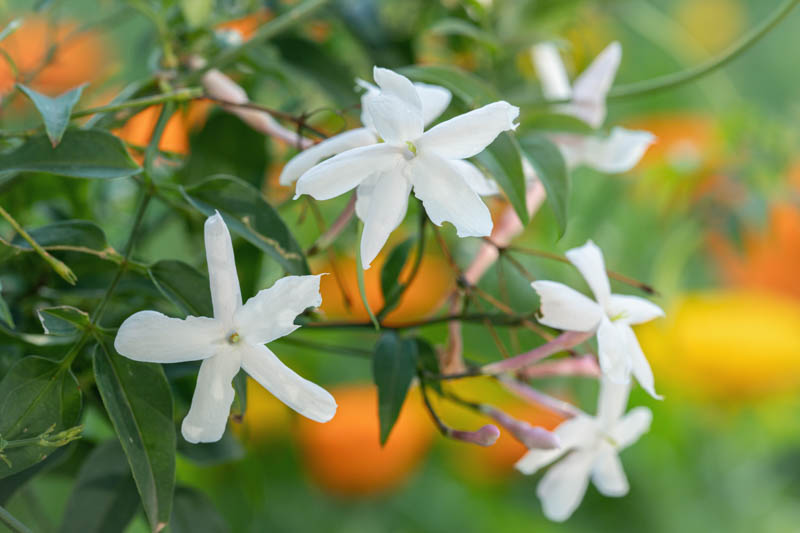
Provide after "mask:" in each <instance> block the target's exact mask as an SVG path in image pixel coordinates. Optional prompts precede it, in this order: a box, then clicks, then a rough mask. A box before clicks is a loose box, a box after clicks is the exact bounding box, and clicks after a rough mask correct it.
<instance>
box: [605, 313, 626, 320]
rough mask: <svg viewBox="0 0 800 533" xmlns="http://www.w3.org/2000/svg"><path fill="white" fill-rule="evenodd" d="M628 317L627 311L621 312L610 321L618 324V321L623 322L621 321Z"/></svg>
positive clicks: (610, 318) (611, 317)
mask: <svg viewBox="0 0 800 533" xmlns="http://www.w3.org/2000/svg"><path fill="white" fill-rule="evenodd" d="M626 316H627V313H626V312H625V311H620V312H619V313H617V314H616V315H614V316H610V317H608V318H609V320H611V322H616V321H617V320H621V319H623V318H625V317H626Z"/></svg>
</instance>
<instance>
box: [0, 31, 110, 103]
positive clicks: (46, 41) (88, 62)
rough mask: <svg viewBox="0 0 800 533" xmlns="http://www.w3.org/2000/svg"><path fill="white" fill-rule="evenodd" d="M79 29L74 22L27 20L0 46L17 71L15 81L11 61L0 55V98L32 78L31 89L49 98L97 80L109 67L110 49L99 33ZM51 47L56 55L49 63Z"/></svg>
mask: <svg viewBox="0 0 800 533" xmlns="http://www.w3.org/2000/svg"><path fill="white" fill-rule="evenodd" d="M77 29H78V24H77V23H76V22H74V21H71V20H64V19H62V20H59V21H55V22H53V21H50V20H47V19H45V18H43V17H39V16H32V15H31V16H26V17H25V18H24V20H23V22H22V25H21V26H20V27H19V28H17V30H16V31H15V32H14V33H12V34H11V35H9V36H8V37H6V38H5V39H4V40H3V41H2V42H0V49H2V50H3V51H4V52H5V53H6V54H8V56H9V57H11V58H12V59H13V61H14V64H15V65H16V67H17V70H18V77H17V79H15V78H14V75H13V71H12V69H11V67H10V66H9V64H8V61H7V60H6V58H5V57H3V56H2V55H0V94H2V93H6V92H8V91H10V90H11V89H13V87H14V82H15V81H24V80H26V79H27V78H28V77H31V78H32V79H31V80H30V81H29V82H28V85H30V86H31V87H33V88H34V89H36V90H37V91H40V92H43V93H45V94H49V95H56V94H60V93H62V92H64V91H67V90H69V89H72V88H74V87H76V86H78V85H80V84H81V83H84V82H89V81H93V80H96V79H97V78H98V77H99V76H100V75H101V74H102V73H103V71H104V70H105V68H106V67H107V65H108V50H109V45H108V43H107V42H106V41H105V39H102V38H101V36H100V34H99V33H97V32H96V31H93V30H90V31H80V32H77V31H76V30H77ZM51 46H55V52H54V53H53V56H52V57H51V58H50V59H49V60H47V55H48V53H49V51H50V49H51ZM40 69H41V70H40Z"/></svg>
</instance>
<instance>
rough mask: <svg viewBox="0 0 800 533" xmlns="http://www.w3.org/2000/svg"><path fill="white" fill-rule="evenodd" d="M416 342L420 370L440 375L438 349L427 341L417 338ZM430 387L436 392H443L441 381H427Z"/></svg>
mask: <svg viewBox="0 0 800 533" xmlns="http://www.w3.org/2000/svg"><path fill="white" fill-rule="evenodd" d="M414 342H416V343H417V365H418V367H419V369H420V370H422V371H424V372H427V373H429V374H439V373H441V372H440V370H439V358H438V357H437V356H436V349H435V348H434V347H433V346H431V343H429V342H428V341H426V340H425V339H420V338H416V339H414ZM426 384H427V386H428V387H431V388H433V389H434V390H436V391H439V392H441V391H442V383H441V381H433V380H431V381H427V382H426Z"/></svg>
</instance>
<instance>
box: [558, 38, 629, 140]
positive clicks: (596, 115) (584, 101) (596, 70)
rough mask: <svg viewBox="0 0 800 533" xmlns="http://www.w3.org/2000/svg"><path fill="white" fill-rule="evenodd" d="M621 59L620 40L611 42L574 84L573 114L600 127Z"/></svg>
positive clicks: (593, 125)
mask: <svg viewBox="0 0 800 533" xmlns="http://www.w3.org/2000/svg"><path fill="white" fill-rule="evenodd" d="M621 59H622V46H620V44H619V43H618V42H613V43H611V44H610V45H608V46H607V47H606V48H605V50H603V51H602V52H600V54H599V55H598V56H597V57H596V58H595V60H594V61H592V64H591V65H589V66H588V67H587V68H586V70H584V71H583V72H582V73H581V75H580V76H578V77H577V78H576V79H575V82H574V83H573V85H572V104H570V108H571V109H572V114H574V116H576V117H577V118H579V119H581V120H583V121H584V122H586V123H587V124H589V125H590V126H592V127H594V128H599V127H600V126H601V125H602V124H603V121H604V120H605V118H606V94H607V93H608V90H609V89H610V88H611V84H612V83H613V82H614V77H615V76H616V75H617V68H619V63H620V60H621Z"/></svg>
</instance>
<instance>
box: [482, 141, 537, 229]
mask: <svg viewBox="0 0 800 533" xmlns="http://www.w3.org/2000/svg"><path fill="white" fill-rule="evenodd" d="M476 159H477V160H478V162H479V163H480V164H481V165H482V166H483V167H485V168H486V170H488V171H489V173H490V174H491V175H492V177H493V178H494V180H495V181H496V182H497V184H498V185H500V188H501V189H503V192H504V193H506V196H507V197H508V201H509V202H511V205H512V206H513V207H514V212H516V213H517V216H518V217H519V219H520V220H521V221H522V224H523V225H527V224H528V219H529V218H530V217H529V215H528V207H527V204H526V201H525V194H526V187H527V184H526V183H525V173H524V172H523V171H522V154H521V153H520V148H519V143H518V142H517V140H516V138H515V137H514V136H513V135H511V134H510V133H508V132H504V133H501V134H500V135H498V136H497V139H495V140H494V142H492V144H490V145H489V146H488V147H487V148H486V150H484V151H483V152H481V153H480V154H478V155H477V156H476Z"/></svg>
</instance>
